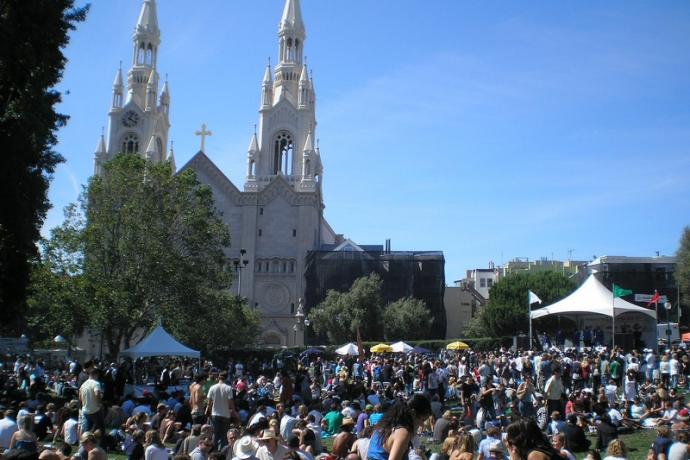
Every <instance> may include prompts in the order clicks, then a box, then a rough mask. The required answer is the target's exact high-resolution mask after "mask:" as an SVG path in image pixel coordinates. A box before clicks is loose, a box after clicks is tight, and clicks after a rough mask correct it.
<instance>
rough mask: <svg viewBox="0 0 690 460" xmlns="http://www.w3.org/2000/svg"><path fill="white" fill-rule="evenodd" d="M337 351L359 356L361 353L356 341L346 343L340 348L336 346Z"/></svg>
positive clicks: (342, 353) (340, 353)
mask: <svg viewBox="0 0 690 460" xmlns="http://www.w3.org/2000/svg"><path fill="white" fill-rule="evenodd" d="M335 352H336V353H337V354H339V355H341V356H345V355H349V356H357V355H358V354H359V348H357V345H355V344H354V343H352V342H350V343H346V344H345V345H343V346H342V347H340V348H336V350H335Z"/></svg>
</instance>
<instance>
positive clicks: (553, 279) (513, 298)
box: [468, 271, 576, 337]
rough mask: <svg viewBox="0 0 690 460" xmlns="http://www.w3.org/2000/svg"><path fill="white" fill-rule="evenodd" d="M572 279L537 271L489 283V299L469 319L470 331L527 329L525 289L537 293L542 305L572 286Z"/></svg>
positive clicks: (500, 332) (494, 334)
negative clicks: (475, 317) (479, 310)
mask: <svg viewBox="0 0 690 460" xmlns="http://www.w3.org/2000/svg"><path fill="white" fill-rule="evenodd" d="M575 287H576V286H575V282H574V281H573V280H571V279H569V278H568V277H566V276H565V275H563V274H561V273H559V272H553V271H539V272H530V273H518V274H513V275H508V276H506V277H505V278H502V279H500V280H499V281H498V282H497V283H495V284H494V285H493V287H492V288H491V291H490V293H489V294H490V298H489V303H488V304H487V305H486V306H485V307H484V308H483V309H482V310H481V312H480V313H479V316H478V318H477V320H476V321H473V322H472V327H471V331H469V332H468V334H469V333H470V332H471V334H472V335H483V336H492V337H502V336H508V335H514V334H515V333H517V332H520V331H521V332H527V329H528V322H529V317H528V315H527V312H528V310H527V293H528V291H529V290H531V291H532V292H534V293H535V294H537V295H538V296H539V298H540V299H541V300H542V302H543V303H544V304H545V305H548V304H550V303H553V302H555V301H557V300H560V299H562V298H564V297H566V296H567V295H569V294H570V293H572V292H573V291H574V290H575Z"/></svg>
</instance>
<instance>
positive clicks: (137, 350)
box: [120, 326, 201, 359]
mask: <svg viewBox="0 0 690 460" xmlns="http://www.w3.org/2000/svg"><path fill="white" fill-rule="evenodd" d="M120 356H125V357H129V358H132V359H137V358H143V357H145V356H186V357H189V358H197V359H198V358H200V357H201V352H199V351H196V350H192V349H191V348H189V347H186V346H184V345H182V344H181V343H180V342H178V341H177V340H175V339H174V338H173V336H171V335H170V334H168V332H167V331H166V330H165V329H163V326H158V327H157V328H155V329H154V330H153V332H151V333H150V334H149V335H147V336H146V337H144V338H143V339H142V340H141V341H140V342H139V343H138V344H136V345H134V346H133V347H131V348H128V349H127V350H125V351H121V352H120Z"/></svg>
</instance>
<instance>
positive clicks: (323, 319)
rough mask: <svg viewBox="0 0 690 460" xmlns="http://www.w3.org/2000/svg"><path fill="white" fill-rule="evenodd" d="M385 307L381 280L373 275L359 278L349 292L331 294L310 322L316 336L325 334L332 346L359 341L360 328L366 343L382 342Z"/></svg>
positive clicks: (311, 313) (330, 292) (318, 307)
mask: <svg viewBox="0 0 690 460" xmlns="http://www.w3.org/2000/svg"><path fill="white" fill-rule="evenodd" d="M382 304H383V301H382V299H381V277H380V276H379V275H377V274H376V273H372V274H370V275H369V276H363V277H361V278H357V279H356V280H355V282H354V283H352V287H351V288H350V290H349V291H347V292H338V291H334V290H330V291H328V293H327V294H326V299H325V300H324V301H323V302H321V303H320V304H319V305H317V306H316V307H315V308H314V309H313V310H312V311H311V312H310V313H309V320H310V321H311V323H312V324H313V325H314V326H313V327H314V330H315V331H316V333H317V334H322V335H324V334H325V335H326V336H327V337H328V340H329V341H330V342H331V343H343V342H351V341H354V340H356V338H357V329H358V328H359V329H360V332H361V334H362V339H363V340H380V339H381V336H382V328H381V315H382Z"/></svg>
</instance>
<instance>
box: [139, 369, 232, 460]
mask: <svg viewBox="0 0 690 460" xmlns="http://www.w3.org/2000/svg"><path fill="white" fill-rule="evenodd" d="M207 398H208V400H209V401H211V403H212V407H211V416H213V417H226V418H230V407H229V405H228V402H230V401H232V387H231V386H230V385H226V384H225V383H224V382H218V383H216V384H215V385H213V386H212V387H211V388H209V389H208V396H207ZM147 460H148V459H147Z"/></svg>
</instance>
